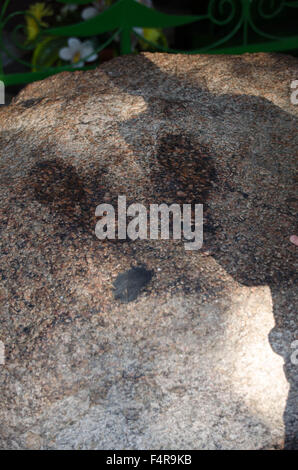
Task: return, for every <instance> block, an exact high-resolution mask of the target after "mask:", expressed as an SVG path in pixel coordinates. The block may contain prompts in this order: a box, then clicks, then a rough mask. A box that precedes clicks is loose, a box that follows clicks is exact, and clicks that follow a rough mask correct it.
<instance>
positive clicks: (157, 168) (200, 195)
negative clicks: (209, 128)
mask: <svg viewBox="0 0 298 470" xmlns="http://www.w3.org/2000/svg"><path fill="white" fill-rule="evenodd" d="M152 173H153V178H154V181H153V183H154V186H155V190H156V192H157V193H158V197H159V200H160V198H162V201H161V200H160V202H166V203H171V202H176V203H178V204H201V203H205V202H206V200H207V196H208V193H209V191H210V190H211V188H212V183H213V182H215V181H216V179H217V178H216V171H215V168H214V165H213V158H212V155H211V152H210V150H209V149H208V148H207V147H206V146H204V145H201V144H200V143H198V142H196V141H194V139H193V137H192V136H191V135H188V134H175V135H165V136H163V137H162V138H161V139H160V141H159V145H158V147H157V151H156V161H155V163H154V167H152Z"/></svg>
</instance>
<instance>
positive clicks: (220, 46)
mask: <svg viewBox="0 0 298 470" xmlns="http://www.w3.org/2000/svg"><path fill="white" fill-rule="evenodd" d="M57 1H59V2H60V3H65V4H77V5H87V4H90V0H57ZM9 2H10V0H4V1H2V2H1V6H0V50H2V51H4V52H5V53H6V54H7V55H9V56H11V57H13V53H12V52H11V51H9V50H7V48H6V47H5V46H4V43H3V40H2V34H3V31H4V29H5V28H6V27H7V26H8V25H9V22H10V21H11V20H12V19H13V18H15V17H16V16H21V17H22V18H24V15H28V12H25V11H22V12H14V13H11V14H9V15H7V14H6V11H7V7H8V4H9ZM297 14H298V0H294V1H293V0H288V1H286V0H210V1H209V3H208V7H207V11H206V13H205V14H202V15H197V16H194V15H191V16H189V15H188V16H187V15H186V16H185V15H184V16H180V15H179V16H178V15H169V14H165V13H161V12H159V11H156V10H154V9H151V8H148V7H146V6H144V5H142V4H141V3H138V2H136V1H135V0H119V1H118V2H117V3H115V4H113V5H112V6H111V7H110V8H108V9H106V10H105V11H103V12H102V13H100V14H98V15H97V16H95V17H94V18H91V19H89V20H86V21H80V22H79V23H76V24H73V25H69V26H63V27H57V28H49V29H42V28H41V34H42V35H43V36H47V37H48V36H52V37H57V38H66V37H68V38H69V37H78V38H88V37H92V36H98V35H102V34H103V33H111V36H110V37H109V39H108V40H106V42H105V43H104V44H101V45H100V46H99V47H98V48H97V49H96V50H95V51H93V52H96V53H99V52H101V51H102V50H103V49H105V48H106V47H107V46H108V45H109V44H110V43H112V41H113V40H114V39H115V37H119V38H120V53H121V54H130V53H131V52H132V35H133V34H135V35H136V36H137V37H139V38H141V39H142V41H145V42H146V43H148V44H149V45H151V46H152V47H153V48H154V49H155V50H159V51H163V52H171V53H178V52H179V53H186V54H198V53H213V54H241V53H244V52H262V51H263V52H273V51H289V50H296V49H297V50H298V34H297V33H298V29H297V24H298V23H296V27H295V31H292V32H287V34H286V35H284V34H273V33H272V32H268V29H267V31H266V27H267V26H268V25H269V26H270V23H271V22H272V21H274V20H276V19H278V18H279V17H283V18H284V17H285V15H288V17H293V15H296V19H298V15H297ZM36 21H37V20H36ZM206 21H207V22H209V23H210V25H211V26H212V27H214V28H217V29H222V30H223V31H224V34H221V35H220V37H219V38H216V39H215V40H214V41H213V42H211V43H208V44H207V45H206V44H204V45H202V46H201V47H199V48H197V49H195V50H188V51H177V50H173V49H170V48H167V47H164V46H161V45H156V44H155V43H154V44H153V43H150V41H147V40H146V39H144V38H143V37H142V36H140V35H139V34H138V33H137V32H136V31H135V30H134V28H172V27H177V26H182V25H187V24H191V23H196V24H197V25H198V26H197V28H198V29H199V28H200V24H201V23H200V22H206ZM260 22H262V27H261V26H260ZM37 23H38V21H37ZM23 27H24V26H22V25H19V26H17V27H16V28H15V30H14V32H13V37H14V38H15V44H16V46H17V47H19V48H20V49H23V50H29V49H30V48H31V49H32V44H31V45H30V46H28V45H25V44H20V43H19V42H18V41H17V32H18V31H19V30H21V29H22V28H23ZM251 37H253V40H251ZM40 40H41V36H38V38H37V39H36V41H35V47H36V44H37V42H38V41H40ZM14 59H15V61H17V62H19V63H20V64H22V65H23V66H26V67H28V71H27V72H24V73H13V74H5V73H4V70H3V66H2V64H1V59H0V80H1V81H3V82H4V84H5V85H15V84H21V83H29V82H32V81H35V80H40V79H42V78H45V77H47V76H49V75H53V74H55V73H58V72H61V71H64V70H70V71H71V70H74V68H73V65H71V64H70V65H63V66H59V67H58V66H57V67H42V66H36V67H35V69H36V70H35V71H31V70H32V64H31V63H30V62H28V61H26V60H23V59H21V58H19V57H14ZM96 65H97V64H92V66H87V67H82V69H83V70H86V69H89V68H93V67H95V66H96Z"/></svg>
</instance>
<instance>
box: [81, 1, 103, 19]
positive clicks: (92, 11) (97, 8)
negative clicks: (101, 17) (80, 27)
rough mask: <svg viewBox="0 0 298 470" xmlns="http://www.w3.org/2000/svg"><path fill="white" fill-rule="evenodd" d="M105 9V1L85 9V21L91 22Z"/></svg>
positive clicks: (83, 13)
mask: <svg viewBox="0 0 298 470" xmlns="http://www.w3.org/2000/svg"><path fill="white" fill-rule="evenodd" d="M104 8H105V0H100V1H97V2H93V7H87V8H84V10H83V11H82V18H83V20H90V19H91V18H94V16H97V15H98V14H99V13H100V12H101V11H102V10H104Z"/></svg>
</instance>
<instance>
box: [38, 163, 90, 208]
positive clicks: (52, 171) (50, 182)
mask: <svg viewBox="0 0 298 470" xmlns="http://www.w3.org/2000/svg"><path fill="white" fill-rule="evenodd" d="M30 176H31V177H32V183H31V186H32V188H33V189H34V194H35V198H36V200H37V201H39V202H40V203H41V204H50V203H55V204H57V205H58V206H60V207H62V206H65V205H68V204H75V203H76V202H78V201H81V200H82V199H83V197H84V188H83V184H82V181H81V179H80V178H79V176H78V175H77V172H76V170H75V169H74V167H73V166H72V165H66V164H64V163H62V162H60V161H59V160H57V159H55V160H46V161H42V162H39V163H37V164H36V165H35V167H33V169H32V170H31V174H30Z"/></svg>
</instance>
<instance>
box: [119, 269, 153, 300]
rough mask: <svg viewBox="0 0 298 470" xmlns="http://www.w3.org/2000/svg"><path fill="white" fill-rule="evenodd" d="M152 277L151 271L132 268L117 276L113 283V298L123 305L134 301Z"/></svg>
mask: <svg viewBox="0 0 298 470" xmlns="http://www.w3.org/2000/svg"><path fill="white" fill-rule="evenodd" d="M152 276H153V271H150V270H147V269H146V268H145V267H133V268H131V269H129V270H128V271H125V272H124V273H121V274H118V276H117V278H116V280H115V282H114V292H113V293H114V298H115V299H117V300H120V301H121V302H125V303H127V302H131V301H133V300H135V299H136V298H137V297H138V296H139V295H140V293H141V291H142V289H143V288H144V287H145V286H146V285H147V284H148V283H149V282H150V281H151V279H152Z"/></svg>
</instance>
